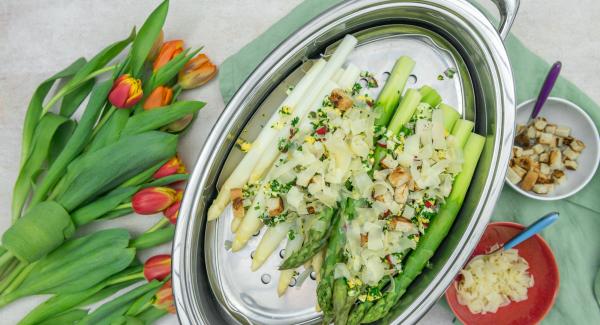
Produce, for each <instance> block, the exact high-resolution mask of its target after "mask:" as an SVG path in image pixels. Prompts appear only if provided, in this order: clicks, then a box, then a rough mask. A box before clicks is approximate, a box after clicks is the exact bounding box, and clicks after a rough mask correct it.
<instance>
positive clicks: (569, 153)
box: [562, 147, 579, 160]
mask: <svg viewBox="0 0 600 325" xmlns="http://www.w3.org/2000/svg"><path fill="white" fill-rule="evenodd" d="M562 154H563V156H564V157H566V158H567V159H569V160H577V157H579V152H577V151H574V150H573V149H571V147H567V148H566V149H564V150H563V152H562Z"/></svg>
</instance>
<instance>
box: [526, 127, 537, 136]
mask: <svg viewBox="0 0 600 325" xmlns="http://www.w3.org/2000/svg"><path fill="white" fill-rule="evenodd" d="M536 131H537V130H536V129H535V128H534V127H533V126H530V127H528V128H527V137H528V138H535V132H536Z"/></svg>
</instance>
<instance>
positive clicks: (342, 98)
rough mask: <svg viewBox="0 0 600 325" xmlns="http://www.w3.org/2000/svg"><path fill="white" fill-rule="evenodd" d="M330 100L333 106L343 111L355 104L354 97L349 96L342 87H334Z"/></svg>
mask: <svg viewBox="0 0 600 325" xmlns="http://www.w3.org/2000/svg"><path fill="white" fill-rule="evenodd" d="M329 100H330V101H331V103H332V104H333V106H334V107H335V108H337V109H339V110H340V111H342V112H345V111H346V110H347V109H349V108H351V107H352V105H354V102H353V101H352V98H351V97H350V96H348V94H346V93H345V92H344V91H343V90H342V89H334V90H333V91H332V92H331V95H329Z"/></svg>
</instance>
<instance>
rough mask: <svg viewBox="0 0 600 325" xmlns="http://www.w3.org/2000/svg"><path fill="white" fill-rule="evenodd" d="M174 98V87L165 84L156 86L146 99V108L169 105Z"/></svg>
mask: <svg viewBox="0 0 600 325" xmlns="http://www.w3.org/2000/svg"><path fill="white" fill-rule="evenodd" d="M171 100H173V89H171V88H169V87H165V86H158V87H156V88H155V89H154V90H153V91H152V92H151V93H150V96H148V98H146V101H145V102H144V109H145V110H151V109H153V108H157V107H161V106H167V105H169V104H171Z"/></svg>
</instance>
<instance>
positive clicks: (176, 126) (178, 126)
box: [167, 114, 194, 133]
mask: <svg viewBox="0 0 600 325" xmlns="http://www.w3.org/2000/svg"><path fill="white" fill-rule="evenodd" d="M193 119H194V114H189V115H186V116H184V117H182V118H180V119H178V120H177V121H175V122H172V123H170V124H169V125H167V131H168V132H173V133H177V132H181V131H183V130H185V128H187V127H188V125H190V123H192V120H193Z"/></svg>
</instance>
